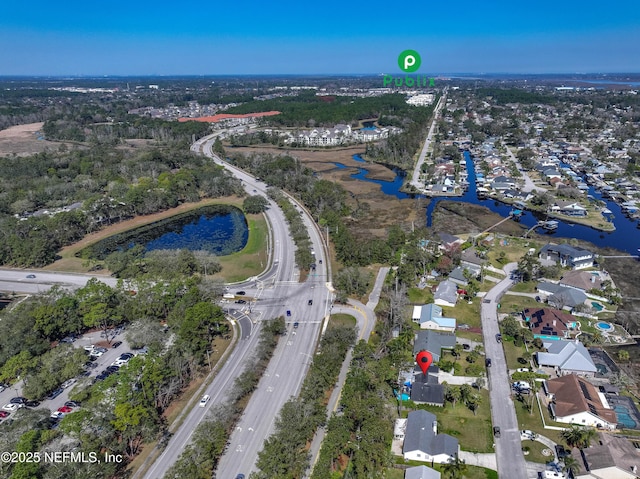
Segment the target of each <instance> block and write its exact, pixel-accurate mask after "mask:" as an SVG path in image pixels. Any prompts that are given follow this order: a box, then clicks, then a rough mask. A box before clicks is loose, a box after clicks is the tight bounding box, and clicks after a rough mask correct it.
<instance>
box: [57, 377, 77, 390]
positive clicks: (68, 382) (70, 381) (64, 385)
mask: <svg viewBox="0 0 640 479" xmlns="http://www.w3.org/2000/svg"><path fill="white" fill-rule="evenodd" d="M75 382H76V378H71V379H67V380H66V381H65V382H63V383H62V384H61V385H60V387H61V388H62V389H67V388H68V387H71V386H73V385H74V384H75Z"/></svg>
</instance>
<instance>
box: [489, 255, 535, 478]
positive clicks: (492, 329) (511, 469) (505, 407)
mask: <svg viewBox="0 0 640 479" xmlns="http://www.w3.org/2000/svg"><path fill="white" fill-rule="evenodd" d="M516 268H517V263H509V264H507V265H505V267H504V271H505V273H506V277H505V279H503V280H502V281H500V282H499V283H498V284H497V285H495V286H494V287H493V288H491V290H489V292H488V293H487V294H486V295H485V296H484V298H483V302H482V308H481V311H480V315H481V319H482V333H483V335H484V349H485V354H486V357H487V358H489V359H491V362H492V365H491V367H490V368H487V370H488V377H489V397H490V401H491V418H492V421H493V425H494V426H497V427H499V428H500V432H501V435H500V437H499V438H495V444H496V456H497V464H498V472H499V475H500V477H508V478H509V479H527V477H528V474H527V469H526V465H525V461H524V456H523V454H522V449H521V444H520V428H519V427H518V420H517V418H516V412H515V407H514V404H513V401H512V400H511V388H510V383H509V372H508V370H507V362H506V358H505V356H504V350H503V349H502V344H501V343H498V342H497V341H496V334H498V333H499V332H500V330H499V328H498V310H497V304H496V303H497V302H498V301H499V300H500V298H501V297H502V295H503V294H504V293H505V291H506V290H507V289H509V288H510V287H511V286H512V285H513V282H512V281H511V280H510V279H509V277H510V273H511V271H513V270H515V269H516ZM485 301H490V302H489V303H486V302H485Z"/></svg>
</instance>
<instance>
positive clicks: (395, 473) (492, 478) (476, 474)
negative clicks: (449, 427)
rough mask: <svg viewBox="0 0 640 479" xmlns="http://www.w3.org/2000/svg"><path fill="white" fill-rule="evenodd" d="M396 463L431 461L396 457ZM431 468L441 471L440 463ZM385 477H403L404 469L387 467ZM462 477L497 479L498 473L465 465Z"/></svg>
mask: <svg viewBox="0 0 640 479" xmlns="http://www.w3.org/2000/svg"><path fill="white" fill-rule="evenodd" d="M396 464H406V465H408V466H410V467H413V466H427V467H431V463H426V462H418V461H403V460H402V458H398V460H396ZM432 469H435V470H436V471H439V472H441V474H444V473H442V466H441V465H440V464H434V465H433V467H432ZM384 477H385V479H403V478H404V469H396V468H389V469H387V472H386V474H385V476H384ZM441 477H442V478H443V479H444V478H445V477H446V476H444V475H442V476H441ZM462 478H463V479H498V473H497V472H496V471H492V470H491V469H485V468H484V467H478V466H467V470H466V472H465V473H464V476H462Z"/></svg>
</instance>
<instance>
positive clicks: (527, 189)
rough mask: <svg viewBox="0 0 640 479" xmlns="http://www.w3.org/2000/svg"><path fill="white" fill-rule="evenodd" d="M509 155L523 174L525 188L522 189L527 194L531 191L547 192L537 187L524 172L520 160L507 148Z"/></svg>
mask: <svg viewBox="0 0 640 479" xmlns="http://www.w3.org/2000/svg"><path fill="white" fill-rule="evenodd" d="M507 153H508V154H509V156H510V157H511V161H513V163H514V164H515V165H516V168H518V170H520V173H522V179H523V180H524V186H523V187H522V191H524V192H525V193H529V192H531V191H541V192H546V191H547V190H545V189H544V188H541V187H539V186H537V185H536V184H535V183H534V182H533V181H532V180H531V177H530V176H529V174H528V173H527V172H526V171H524V170H523V168H522V165H521V164H520V162H519V161H518V158H516V156H515V155H514V154H513V151H511V148H509V147H507Z"/></svg>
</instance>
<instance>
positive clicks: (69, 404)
mask: <svg viewBox="0 0 640 479" xmlns="http://www.w3.org/2000/svg"><path fill="white" fill-rule="evenodd" d="M64 405H65V406H69V407H80V403H79V402H77V401H67V402H66V403H64Z"/></svg>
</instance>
